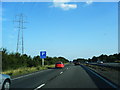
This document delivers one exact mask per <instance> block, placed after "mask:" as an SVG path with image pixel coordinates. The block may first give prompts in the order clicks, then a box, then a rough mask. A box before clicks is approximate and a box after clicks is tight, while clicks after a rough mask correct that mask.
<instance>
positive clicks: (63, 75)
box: [11, 64, 116, 90]
mask: <svg viewBox="0 0 120 90" xmlns="http://www.w3.org/2000/svg"><path fill="white" fill-rule="evenodd" d="M11 88H12V89H13V88H29V89H31V90H37V89H39V88H116V86H115V85H114V84H112V83H111V82H109V81H107V80H105V79H104V78H102V77H101V76H99V75H97V74H96V73H94V72H93V71H91V70H89V69H88V68H87V67H85V66H82V65H78V66H74V65H73V64H68V65H66V66H65V67H64V68H63V69H55V68H53V69H48V70H43V71H40V72H37V73H34V74H31V75H27V76H22V77H18V78H15V79H13V80H12V85H11Z"/></svg>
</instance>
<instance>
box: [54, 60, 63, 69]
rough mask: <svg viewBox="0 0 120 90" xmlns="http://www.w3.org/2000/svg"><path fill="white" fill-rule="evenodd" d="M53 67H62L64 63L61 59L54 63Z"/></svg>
mask: <svg viewBox="0 0 120 90" xmlns="http://www.w3.org/2000/svg"><path fill="white" fill-rule="evenodd" d="M55 67H56V68H63V67H64V64H63V63H62V62H61V61H58V62H57V63H56V64H55Z"/></svg>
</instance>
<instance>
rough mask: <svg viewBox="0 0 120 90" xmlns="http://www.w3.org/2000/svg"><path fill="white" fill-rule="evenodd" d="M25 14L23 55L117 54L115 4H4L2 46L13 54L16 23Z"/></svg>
mask: <svg viewBox="0 0 120 90" xmlns="http://www.w3.org/2000/svg"><path fill="white" fill-rule="evenodd" d="M20 13H23V14H24V16H25V17H24V20H25V21H26V22H27V23H24V26H25V27H26V29H24V53H26V54H27V55H31V56H32V57H33V56H37V55H39V54H40V51H46V52H47V56H50V57H59V56H62V57H65V58H67V59H69V60H73V59H76V58H86V59H87V58H92V57H93V56H99V55H101V54H106V55H111V54H115V53H118V3H117V2H66V3H63V2H61V3H60V2H3V3H2V47H4V48H7V49H8V51H9V52H16V48H17V36H18V28H16V27H18V23H17V22H13V21H15V20H16V19H15V17H18V16H17V15H19V14H20Z"/></svg>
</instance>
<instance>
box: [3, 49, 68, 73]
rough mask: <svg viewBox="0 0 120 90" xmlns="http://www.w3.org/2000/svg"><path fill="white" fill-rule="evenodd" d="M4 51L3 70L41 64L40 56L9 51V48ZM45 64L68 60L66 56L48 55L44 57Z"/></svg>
mask: <svg viewBox="0 0 120 90" xmlns="http://www.w3.org/2000/svg"><path fill="white" fill-rule="evenodd" d="M1 52H2V70H3V71H5V70H11V69H17V68H20V67H37V66H41V63H42V59H41V58H40V56H39V55H38V56H34V57H33V58H32V57H31V56H30V55H29V56H28V55H27V54H20V53H8V51H7V49H5V48H3V49H2V50H1ZM44 60H45V61H44V64H45V65H51V64H55V63H56V62H57V61H62V62H63V63H67V62H68V60H67V59H66V58H64V57H48V56H47V57H46V58H45V59H44Z"/></svg>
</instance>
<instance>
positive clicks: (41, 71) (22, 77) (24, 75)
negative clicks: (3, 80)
mask: <svg viewBox="0 0 120 90" xmlns="http://www.w3.org/2000/svg"><path fill="white" fill-rule="evenodd" d="M40 72H43V71H38V72H35V73H31V74H27V75H24V76H20V77H17V78H13V79H12V80H16V79H20V78H23V77H27V76H30V75H33V74H37V73H40Z"/></svg>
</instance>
